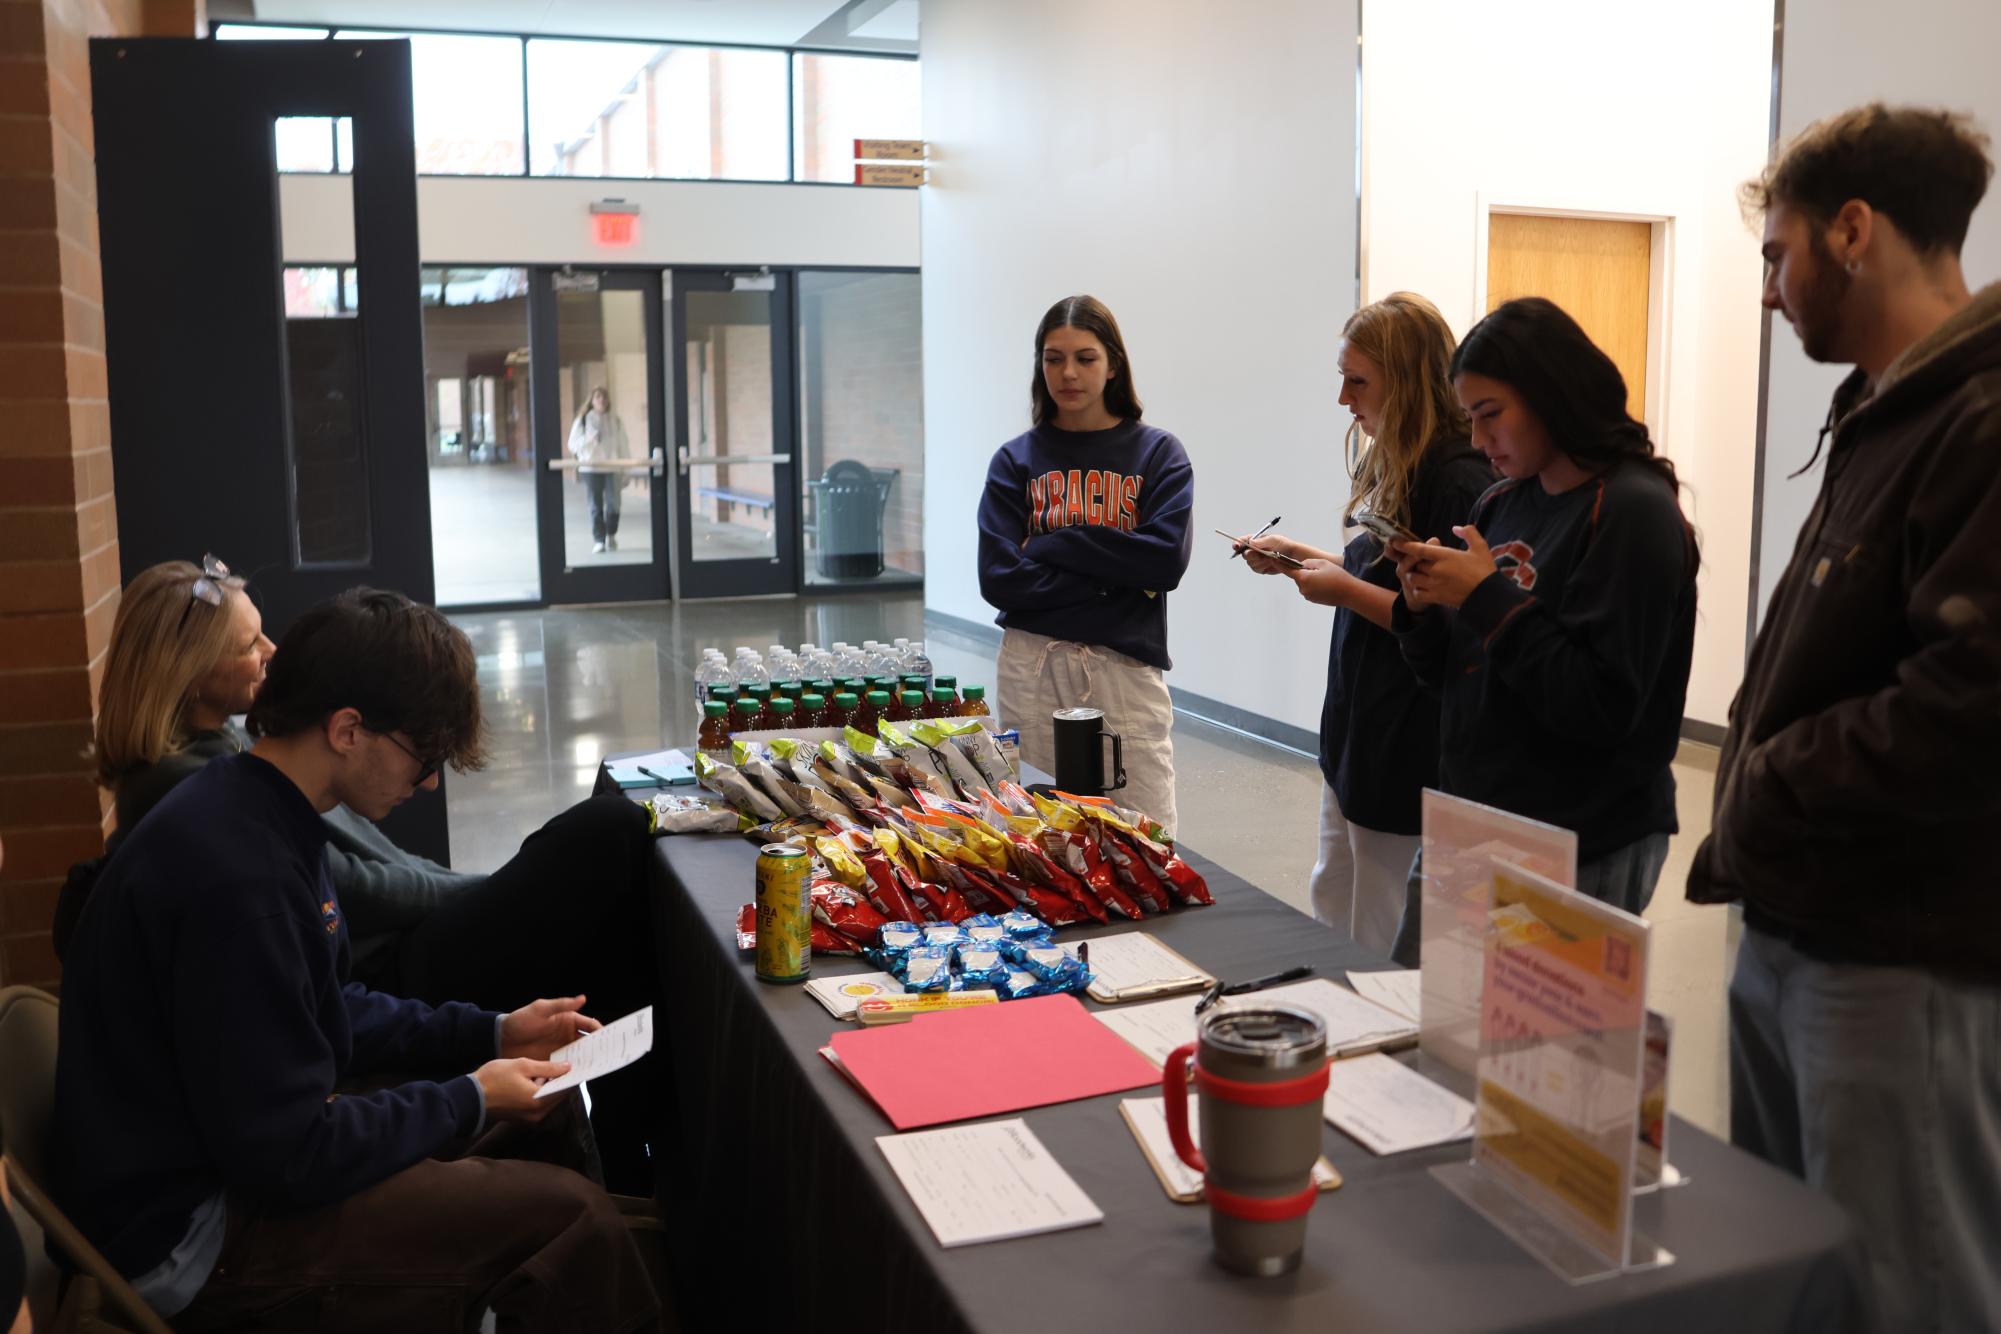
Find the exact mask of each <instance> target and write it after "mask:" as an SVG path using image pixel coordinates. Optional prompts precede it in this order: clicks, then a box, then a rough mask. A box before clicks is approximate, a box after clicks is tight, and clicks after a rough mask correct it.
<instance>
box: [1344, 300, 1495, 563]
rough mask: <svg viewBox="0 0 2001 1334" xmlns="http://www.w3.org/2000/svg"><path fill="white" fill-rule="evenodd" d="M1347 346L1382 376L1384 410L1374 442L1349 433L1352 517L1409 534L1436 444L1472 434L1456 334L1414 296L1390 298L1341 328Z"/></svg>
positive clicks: (1355, 427)
mask: <svg viewBox="0 0 2001 1334" xmlns="http://www.w3.org/2000/svg"><path fill="white" fill-rule="evenodd" d="M1341 337H1343V338H1345V339H1346V340H1347V341H1348V346H1349V347H1351V348H1353V349H1354V350H1355V351H1357V352H1360V353H1361V354H1362V355H1363V356H1365V357H1367V358H1368V359H1369V360H1371V361H1373V362H1375V363H1376V365H1378V366H1380V367H1381V368H1382V372H1383V410H1382V414H1381V417H1380V419H1379V420H1378V421H1377V423H1376V429H1375V431H1374V433H1373V434H1371V433H1368V432H1364V431H1363V430H1362V424H1361V423H1360V422H1351V423H1350V424H1349V426H1348V436H1347V440H1346V451H1347V457H1348V477H1349V479H1350V480H1351V482H1352V483H1353V485H1351V486H1350V487H1349V489H1348V510H1347V513H1346V514H1344V515H1343V516H1342V518H1343V519H1344V520H1351V519H1352V516H1353V515H1354V513H1355V511H1357V510H1368V511H1370V512H1371V513H1374V514H1380V515H1382V516H1383V517H1384V518H1386V519H1389V520H1391V521H1393V522H1395V523H1399V524H1402V525H1403V526H1405V527H1409V526H1410V492H1411V487H1412V485H1413V484H1414V482H1415V480H1416V478H1417V469H1418V465H1419V464H1420V463H1422V462H1423V461H1424V451H1425V450H1426V449H1428V448H1430V446H1431V443H1432V442H1433V441H1434V440H1440V439H1444V438H1448V437H1460V436H1464V435H1466V433H1467V425H1466V410H1465V409H1464V408H1462V407H1460V406H1459V397H1458V395H1457V394H1454V393H1453V392H1452V377H1451V375H1450V374H1448V371H1449V368H1450V367H1451V365H1452V353H1453V351H1454V348H1453V342H1452V329H1451V326H1449V325H1448V324H1446V322H1445V317H1444V316H1443V315H1441V314H1439V313H1438V307H1436V306H1434V305H1432V304H1431V303H1430V302H1429V301H1427V300H1425V299H1424V298H1423V297H1421V296H1419V295H1418V294H1417V293H1415V292H1391V293H1390V294H1389V295H1388V296H1386V297H1384V298H1383V299H1382V300H1381V301H1376V302H1373V303H1371V304H1369V305H1366V306H1363V307H1362V308H1361V309H1360V310H1358V311H1356V312H1355V313H1354V314H1353V315H1350V316H1349V317H1348V322H1347V324H1345V325H1343V326H1342V328H1341Z"/></svg>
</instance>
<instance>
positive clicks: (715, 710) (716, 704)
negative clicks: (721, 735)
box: [702, 699, 730, 718]
mask: <svg viewBox="0 0 2001 1334" xmlns="http://www.w3.org/2000/svg"><path fill="white" fill-rule="evenodd" d="M729 711H730V706H729V703H728V701H726V700H720V699H712V700H710V701H709V702H708V703H706V704H704V705H703V706H702V713H703V714H704V715H705V716H707V717H710V718H723V717H727V716H728V715H729Z"/></svg>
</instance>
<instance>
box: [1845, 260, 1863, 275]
mask: <svg viewBox="0 0 2001 1334" xmlns="http://www.w3.org/2000/svg"><path fill="white" fill-rule="evenodd" d="M1860 272H1862V262H1861V261H1860V260H1854V259H1851V260H1849V261H1848V276H1849V277H1851V278H1852V277H1854V276H1855V275H1856V274H1858V273H1860Z"/></svg>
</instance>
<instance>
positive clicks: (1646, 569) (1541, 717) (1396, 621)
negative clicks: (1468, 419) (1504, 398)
mask: <svg viewBox="0 0 2001 1334" xmlns="http://www.w3.org/2000/svg"><path fill="white" fill-rule="evenodd" d="M1472 522H1473V525H1474V526H1475V527H1477V528H1478V529H1479V530H1480V535H1481V536H1482V537H1484V538H1485V539H1486V541H1487V546H1488V549H1489V550H1491V551H1492V552H1493V553H1494V560H1495V564H1496V566H1497V568H1496V570H1495V572H1494V573H1493V574H1491V575H1489V576H1488V577H1487V578H1486V579H1485V580H1484V581H1483V582H1482V583H1481V584H1480V585H1479V586H1478V587H1477V588H1475V589H1474V590H1473V592H1472V594H1471V595H1470V596H1468V597H1467V599H1466V601H1465V603H1464V604H1463V605H1462V606H1461V607H1460V608H1459V609H1458V611H1456V612H1454V611H1449V610H1446V609H1443V608H1433V609H1430V610H1427V611H1424V612H1419V613H1416V614H1412V612H1411V610H1410V607H1409V605H1408V604H1407V603H1406V602H1405V601H1404V600H1403V598H1402V596H1401V595H1399V596H1398V598H1397V602H1396V610H1395V613H1394V615H1393V617H1392V627H1391V628H1392V629H1393V630H1394V631H1395V632H1396V634H1397V636H1398V638H1399V640H1400V642H1401V644H1402V647H1403V650H1404V657H1405V659H1406V660H1407V661H1408V662H1409V663H1410V664H1411V666H1412V668H1413V669H1415V670H1416V671H1417V674H1418V676H1419V678H1420V679H1421V680H1423V681H1425V682H1426V683H1427V684H1428V685H1433V686H1435V687H1437V688H1439V689H1440V690H1441V692H1442V699H1441V708H1440V733H1441V742H1442V745H1441V751H1440V757H1439V786H1440V787H1441V788H1443V789H1444V790H1445V791H1446V792H1449V793H1451V794H1452V795H1453V796H1456V797H1465V798H1467V799H1468V800H1471V801H1477V802H1481V803H1483V804H1485V805H1489V806H1498V807H1500V808H1501V809H1502V810H1505V811H1513V812H1514V813H1515V814H1517V815H1526V816H1528V817H1530V818H1531V819H1535V820H1542V821H1545V822H1547V823H1549V824H1553V825H1557V826H1560V827H1562V828H1564V829H1570V830H1573V831H1575V832H1576V834H1577V843H1578V847H1577V857H1578V860H1579V861H1580V862H1588V861H1594V860H1596V859H1597V858H1599V857H1603V856H1604V855H1605V854H1606V853H1609V852H1613V851H1616V850H1617V849H1619V848H1622V847H1624V846H1626V845H1627V844H1628V843H1632V842H1635V841H1637V840H1639V839H1641V838H1644V837H1646V836H1647V835H1649V834H1654V833H1668V834H1671V833H1674V832H1675V830H1676V828H1677V824H1676V820H1675V809H1674V775H1673V773H1672V772H1671V771H1670V770H1669V768H1668V766H1669V764H1670V762H1671V761H1672V760H1673V759H1674V753H1675V748H1676V746H1677V745H1678V744H1679V742H1680V739H1681V719H1682V705H1683V704H1684V702H1685V701H1686V697H1687V694H1688V668H1689V662H1690V659H1691V658H1692V657H1693V656H1694V652H1695V568H1696V555H1695V545H1694V538H1693V537H1692V536H1691V535H1690V533H1689V531H1688V526H1687V521H1686V520H1685V519H1684V518H1683V517H1682V513H1681V507H1680V505H1679V503H1678V502H1677V501H1676V499H1675V494H1674V491H1673V489H1672V488H1670V487H1669V486H1668V483H1667V480H1666V479H1665V478H1663V477H1661V476H1660V475H1659V474H1658V473H1656V472H1654V471H1653V470H1652V469H1651V468H1646V467H1642V466H1640V465H1637V464H1624V465H1621V466H1620V467H1617V468H1615V469H1614V470H1613V471H1612V472H1610V473H1608V474H1606V475H1604V476H1602V477H1598V478H1594V479H1593V480H1591V481H1588V482H1586V483H1584V485H1582V486H1579V487H1574V488H1572V489H1571V490H1569V491H1566V492H1564V493H1563V494H1562V495H1556V496H1552V495H1550V494H1549V493H1548V492H1546V491H1544V490H1543V488H1542V484H1541V483H1540V482H1538V481H1536V480H1535V479H1534V478H1528V479H1525V480H1522V481H1506V482H1502V483H1500V484H1498V485H1496V486H1495V487H1494V488H1493V489H1492V490H1490V491H1488V492H1487V494H1486V495H1484V496H1482V497H1481V498H1480V502H1479V504H1477V505H1476V506H1475V507H1474V511H1473V518H1472Z"/></svg>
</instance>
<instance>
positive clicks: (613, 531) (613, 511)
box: [583, 472, 625, 542]
mask: <svg viewBox="0 0 2001 1334" xmlns="http://www.w3.org/2000/svg"><path fill="white" fill-rule="evenodd" d="M583 478H584V495H585V497H586V498H587V499H588V500H589V501H590V507H591V541H593V542H602V541H604V540H605V539H606V538H607V537H617V536H618V506H619V502H620V501H621V500H623V499H624V496H623V494H622V491H623V488H624V486H625V474H624V473H621V472H587V473H585V474H583Z"/></svg>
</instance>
